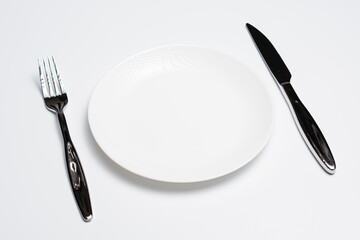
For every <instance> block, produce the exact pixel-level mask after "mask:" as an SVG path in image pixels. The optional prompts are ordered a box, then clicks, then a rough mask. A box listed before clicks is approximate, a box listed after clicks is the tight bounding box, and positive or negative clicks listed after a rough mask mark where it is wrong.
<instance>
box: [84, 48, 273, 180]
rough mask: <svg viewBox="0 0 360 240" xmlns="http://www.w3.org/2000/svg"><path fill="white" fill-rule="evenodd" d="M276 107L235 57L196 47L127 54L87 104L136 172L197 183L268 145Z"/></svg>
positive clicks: (104, 139)
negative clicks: (127, 56)
mask: <svg viewBox="0 0 360 240" xmlns="http://www.w3.org/2000/svg"><path fill="white" fill-rule="evenodd" d="M273 118H274V113H273V105H272V101H271V99H270V97H269V94H268V92H267V91H266V89H265V88H264V86H263V85H262V83H261V81H260V80H259V79H258V78H257V77H256V76H255V75H254V74H253V73H252V72H251V71H249V69H247V68H246V67H245V66H244V65H242V64H241V63H240V62H238V61H237V60H236V59H234V58H232V57H230V56H227V55H224V54H222V53H220V52H217V51H214V50H210V49H206V48H201V47H193V46H166V47H160V48H155V49H151V50H148V51H145V52H141V53H139V54H136V55H135V56H132V57H129V58H127V59H125V60H124V61H122V62H121V63H120V64H118V65H117V66H116V67H114V68H113V69H112V70H111V71H110V72H109V73H108V74H107V75H106V76H105V77H104V78H103V79H102V80H101V81H100V83H99V84H98V85H97V87H96V89H95V91H94V93H93V96H92V98H91V100H90V104H89V123H90V128H91V131H92V133H93V135H94V137H95V139H96V141H97V143H98V144H99V146H100V147H101V149H102V150H103V151H104V152H105V153H106V154H107V155H108V156H109V157H110V158H111V159H112V160H113V161H115V162H116V163H118V164H119V165H121V166H122V167H124V168H126V169H128V170H130V171H131V172H134V173H136V174H138V175H141V176H144V177H147V178H151V179H155V180H160V181H166V182H197V181H203V180H208V179H212V178H216V177H219V176H222V175H225V174H227V173H230V172H232V171H234V170H236V169H238V168H240V167H242V166H244V165H245V164H246V163H248V162H249V161H250V160H251V159H253V158H254V157H255V156H256V155H257V154H258V153H259V152H260V151H261V149H262V148H263V147H264V146H265V144H266V142H267V141H268V139H269V136H270V134H271V130H272V125H273Z"/></svg>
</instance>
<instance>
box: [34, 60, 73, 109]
mask: <svg viewBox="0 0 360 240" xmlns="http://www.w3.org/2000/svg"><path fill="white" fill-rule="evenodd" d="M38 65H39V74H40V85H41V91H42V94H43V97H44V100H45V105H46V107H47V108H48V109H49V110H50V111H53V112H61V111H62V110H63V109H64V107H65V106H66V104H67V102H68V98H67V95H66V91H65V88H64V85H63V83H62V81H61V78H60V74H59V72H58V68H57V66H56V63H55V60H54V57H51V58H50V57H44V58H39V59H38Z"/></svg>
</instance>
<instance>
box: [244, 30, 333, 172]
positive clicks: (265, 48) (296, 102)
mask: <svg viewBox="0 0 360 240" xmlns="http://www.w3.org/2000/svg"><path fill="white" fill-rule="evenodd" d="M246 26H247V28H248V30H249V33H250V35H251V37H252V38H253V40H254V43H255V45H256V47H257V49H258V50H259V53H260V55H261V56H262V58H263V60H264V62H265V64H266V65H267V67H268V69H269V71H270V73H271V74H272V76H273V78H274V79H275V81H276V82H277V83H278V86H279V88H280V91H281V93H282V94H283V96H284V98H285V100H286V102H287V103H288V106H289V108H290V110H291V113H292V115H293V117H294V120H295V123H296V126H297V127H298V130H299V132H300V134H301V136H302V137H303V139H304V141H305V143H306V145H307V146H308V148H309V149H310V151H311V153H312V154H313V155H314V157H315V159H316V160H317V161H318V163H319V164H320V166H321V167H322V168H323V169H324V170H325V171H326V172H327V173H329V174H334V173H335V169H336V164H335V160H334V157H333V155H332V153H331V151H330V147H329V145H328V144H327V142H326V140H325V137H324V135H323V134H322V132H321V131H320V128H319V126H318V125H317V124H316V122H315V120H314V119H313V117H312V116H311V114H310V113H309V111H308V110H307V109H306V107H305V106H304V104H303V103H302V102H301V101H300V99H299V97H298V96H297V94H296V92H295V90H294V88H293V87H292V85H291V84H290V79H291V73H290V71H289V70H288V68H287V67H286V65H285V63H284V61H283V60H282V59H281V57H280V55H279V53H278V52H277V51H276V49H275V47H274V46H273V45H272V43H271V42H270V41H269V39H268V38H267V37H266V36H265V35H264V34H262V33H261V32H260V31H259V30H258V29H256V28H255V27H254V26H252V25H251V24H249V23H247V24H246Z"/></svg>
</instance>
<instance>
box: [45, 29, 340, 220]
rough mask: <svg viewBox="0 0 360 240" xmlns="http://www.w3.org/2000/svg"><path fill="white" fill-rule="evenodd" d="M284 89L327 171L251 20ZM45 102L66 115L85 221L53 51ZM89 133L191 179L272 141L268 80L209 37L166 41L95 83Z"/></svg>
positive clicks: (241, 162) (145, 166)
mask: <svg viewBox="0 0 360 240" xmlns="http://www.w3.org/2000/svg"><path fill="white" fill-rule="evenodd" d="M246 27H247V28H248V30H249V33H250V35H251V37H252V39H253V40H254V43H255V45H256V47H257V48H258V50H259V53H260V55H261V56H262V57H263V60H264V62H265V63H266V65H267V67H268V69H269V71H270V73H271V74H272V76H273V78H274V79H275V80H276V82H277V83H278V86H279V88H280V90H281V92H282V94H283V95H284V98H285V99H286V101H287V103H288V105H289V108H290V110H291V113H292V115H293V117H294V120H295V123H296V125H297V127H298V130H299V132H300V133H301V135H302V137H303V139H304V141H305V143H306V145H307V146H308V148H309V149H310V151H311V152H312V154H313V155H314V157H315V158H316V160H317V161H318V163H319V164H320V166H321V167H322V168H323V169H324V170H325V171H326V172H327V173H329V174H334V173H335V169H336V165H335V160H334V158H333V156H332V153H331V151H330V148H329V146H328V144H327V142H326V140H325V137H324V136H323V134H322V133H321V131H320V128H319V127H318V125H317V124H316V122H315V120H314V119H313V117H312V116H311V115H310V113H309V111H308V110H307V109H306V108H305V106H304V105H303V104H302V102H301V101H300V99H299V97H298V96H297V94H296V93H295V90H294V89H293V87H292V85H291V84H290V78H291V73H290V71H289V70H288V68H287V67H286V65H285V63H284V62H283V60H282V59H281V57H280V55H279V54H278V53H277V51H276V49H275V48H274V46H273V45H272V44H271V42H270V41H269V40H268V39H267V38H266V37H265V36H264V35H263V34H262V33H261V32H260V31H259V30H257V29H256V28H255V27H253V26H252V25H250V24H248V23H247V24H246ZM38 68H39V75H40V86H41V91H42V94H43V98H44V102H45V106H46V108H47V109H48V110H50V111H51V112H54V113H55V114H56V115H57V117H58V120H59V124H60V129H61V132H62V136H63V140H64V148H65V159H66V167H67V172H68V177H69V180H70V185H71V188H72V191H73V195H74V197H75V200H76V203H77V206H78V208H79V211H80V213H81V216H82V218H83V220H84V221H86V222H88V221H91V219H92V217H93V213H92V207H91V201H90V195H89V190H88V186H87V183H86V178H85V174H84V170H83V168H82V166H81V163H80V159H79V157H78V154H77V152H76V150H75V147H74V145H73V143H72V140H71V138H70V133H69V130H68V127H67V123H66V120H65V115H64V112H63V110H64V108H65V106H66V105H67V103H68V98H67V93H66V91H65V89H64V85H63V82H62V80H61V77H60V74H59V71H58V68H57V65H56V63H55V60H54V58H53V57H45V58H40V59H38ZM88 121H89V126H90V130H91V133H92V135H93V137H94V139H95V140H96V142H97V144H98V145H99V147H100V148H101V149H102V150H103V151H104V153H105V154H106V155H107V156H108V157H109V158H110V159H111V160H113V161H114V162H115V163H117V164H118V165H120V166H122V167H123V168H125V169H127V170H129V171H130V172H133V173H135V174H137V175H140V176H143V177H145V178H148V179H152V180H156V181H161V182H170V183H193V182H201V181H207V180H210V179H214V178H218V177H221V176H224V175H226V174H229V173H231V172H234V171H236V170H238V169H239V168H242V167H243V166H245V165H246V164H248V163H249V162H250V161H251V160H253V159H254V158H255V157H256V156H257V155H258V154H259V153H260V152H261V151H262V149H263V148H264V147H265V145H266V143H267V142H268V140H269V138H270V135H271V133H272V129H273V123H274V111H273V102H272V99H271V98H270V95H269V93H268V91H267V89H266V88H265V87H264V85H263V83H262V81H261V80H260V79H259V78H258V77H257V76H256V74H254V73H253V72H252V71H251V70H249V69H248V68H247V67H246V66H245V65H244V64H242V63H241V62H239V61H238V60H237V59H235V58H233V57H231V56H229V55H227V54H224V53H221V52H218V51H215V50H212V49H208V48H204V47H199V46H191V45H168V46H163V47H157V48H153V49H149V50H146V51H143V52H140V53H138V54H135V55H133V56H130V57H128V58H126V59H124V60H123V61H122V62H120V63H119V64H118V65H116V66H115V67H113V68H112V69H111V70H110V71H109V72H108V73H107V74H106V75H105V76H104V77H103V79H102V80H101V81H100V82H99V83H98V85H97V86H96V88H95V90H94V92H93V94H92V96H91V99H90V101H89V106H88Z"/></svg>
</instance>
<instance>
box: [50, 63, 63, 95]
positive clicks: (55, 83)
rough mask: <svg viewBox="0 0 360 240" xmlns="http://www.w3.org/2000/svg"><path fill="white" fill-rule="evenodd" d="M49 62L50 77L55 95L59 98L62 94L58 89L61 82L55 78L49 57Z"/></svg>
mask: <svg viewBox="0 0 360 240" xmlns="http://www.w3.org/2000/svg"><path fill="white" fill-rule="evenodd" d="M47 62H48V65H49V71H50V73H49V76H50V78H51V82H52V84H53V87H54V92H55V95H56V96H59V95H60V92H59V89H58V88H59V87H58V85H59V82H58V80H57V78H56V79H55V78H54V74H53V67H52V66H51V63H50V58H49V57H47Z"/></svg>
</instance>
